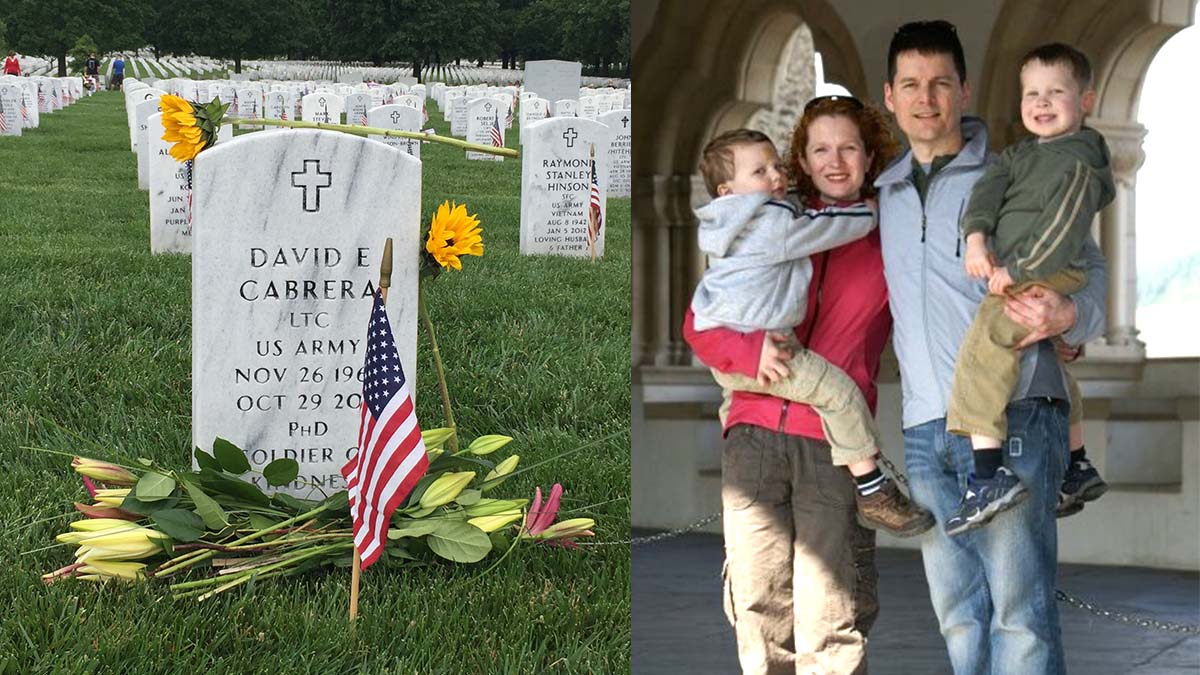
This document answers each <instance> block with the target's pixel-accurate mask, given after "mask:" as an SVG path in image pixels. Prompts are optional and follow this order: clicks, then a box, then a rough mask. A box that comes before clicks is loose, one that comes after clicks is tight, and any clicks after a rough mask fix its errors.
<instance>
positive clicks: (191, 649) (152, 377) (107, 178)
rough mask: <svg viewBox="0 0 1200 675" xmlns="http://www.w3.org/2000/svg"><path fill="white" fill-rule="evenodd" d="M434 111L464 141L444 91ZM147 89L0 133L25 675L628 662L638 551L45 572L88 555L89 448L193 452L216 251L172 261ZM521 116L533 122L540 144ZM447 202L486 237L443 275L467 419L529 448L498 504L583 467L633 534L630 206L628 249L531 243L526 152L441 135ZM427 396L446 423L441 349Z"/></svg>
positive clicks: (166, 459) (437, 293) (169, 457)
mask: <svg viewBox="0 0 1200 675" xmlns="http://www.w3.org/2000/svg"><path fill="white" fill-rule="evenodd" d="M430 114H431V118H430V119H431V124H430V125H431V126H434V127H435V128H437V129H438V132H439V133H443V134H445V133H448V129H447V126H448V125H447V124H446V123H444V122H442V121H441V115H440V113H438V112H437V110H436V107H435V105H434V104H433V103H430ZM127 133H128V132H127V129H126V124H125V111H124V109H123V97H122V96H121V95H120V94H118V93H113V92H104V93H100V94H97V95H96V96H93V97H91V98H84V99H82V100H81V101H80V102H79V103H77V104H75V105H73V106H71V107H70V108H67V109H66V110H63V111H61V112H57V113H54V114H51V115H43V116H42V119H41V127H40V128H39V129H36V130H26V131H25V134H24V136H22V137H21V138H8V137H0V465H2V466H3V467H4V469H5V471H6V473H5V477H4V478H5V489H3V490H0V522H3V531H4V533H5V536H4V537H3V538H2V540H0V555H3V558H4V565H3V566H0V587H2V588H4V589H5V591H6V596H5V597H6V600H7V602H8V604H9V607H8V611H6V612H4V613H3V616H2V617H0V673H51V672H55V673H58V672H62V673H93V672H95V673H99V672H104V673H189V674H190V673H195V672H213V673H234V672H236V673H242V672H245V673H359V672H362V673H380V672H389V673H391V672H394V673H422V674H425V673H534V672H537V673H540V672H551V673H554V672H564V673H567V672H571V673H584V672H587V673H609V672H628V671H629V646H630V633H629V550H628V548H627V547H624V546H597V547H586V548H582V549H580V550H577V551H567V550H560V549H552V548H548V547H542V546H522V547H518V548H517V549H516V550H515V551H514V552H513V554H512V555H510V556H509V557H508V558H507V559H506V560H504V561H503V562H502V563H501V564H500V565H499V566H498V567H496V569H494V570H492V571H491V572H490V573H488V574H487V575H486V576H481V573H482V572H483V571H484V569H486V567H487V566H488V565H490V564H491V562H492V561H494V560H495V559H496V555H495V554H493V555H492V556H491V557H489V558H487V559H485V561H484V562H483V563H481V564H480V565H477V566H453V565H449V564H446V565H440V564H438V565H433V566H430V567H424V568H416V569H401V570H392V569H384V568H383V566H382V565H380V566H376V567H374V568H372V569H369V570H367V572H366V573H364V575H363V583H362V604H361V612H362V614H361V617H360V619H359V621H358V622H357V623H358V625H357V627H356V630H355V631H354V632H351V631H350V630H348V625H347V620H346V609H347V606H348V598H349V573H348V572H346V573H336V574H335V573H315V574H310V575H308V576H304V577H300V578H285V579H278V580H273V581H265V582H263V583H261V584H259V585H257V586H256V587H253V588H251V589H250V590H248V591H246V592H239V591H234V592H230V593H226V594H224V595H221V596H217V597H216V598H215V599H212V600H209V601H206V602H204V603H201V604H197V603H196V602H195V601H187V600H185V601H172V600H170V599H169V597H168V596H167V594H166V592H165V589H164V588H162V587H157V586H149V585H141V586H132V587H123V586H116V585H107V586H102V585H95V584H90V583H87V582H77V581H73V580H68V581H64V582H60V583H57V584H54V585H51V586H45V585H43V584H42V582H41V580H40V579H39V577H40V575H41V574H43V573H45V572H47V571H50V570H53V569H56V568H58V567H61V566H63V565H65V564H68V563H69V562H71V559H70V558H71V551H70V549H68V548H66V547H56V548H50V549H48V550H44V551H39V552H36V553H31V554H23V553H24V552H27V551H31V550H33V549H38V548H41V547H44V546H46V545H48V544H51V543H53V536H54V535H55V534H56V533H58V532H61V531H63V530H64V529H65V527H66V522H67V520H68V519H67V518H57V519H54V517H55V516H59V515H60V514H63V513H64V512H65V511H66V510H67V509H69V508H70V506H71V502H72V501H83V500H84V497H85V496H86V493H85V491H84V489H83V486H82V485H81V483H80V481H79V480H78V478H77V477H76V476H75V475H74V474H72V473H71V472H70V470H69V467H68V466H67V461H68V460H67V459H66V458H64V457H59V456H53V455H48V454H43V453H38V452H33V451H30V450H25V449H22V446H38V447H45V448H52V449H56V450H61V451H66V452H78V453H81V454H88V455H92V456H103V457H109V458H113V459H117V460H122V461H124V462H126V463H128V462H132V461H133V460H134V459H135V458H137V457H150V458H154V459H156V460H157V461H159V462H161V463H163V464H165V465H167V466H169V467H175V468H185V467H187V466H188V465H189V462H190V459H189V457H190V454H189V450H190V438H191V429H190V419H191V398H190V395H191V394H190V389H191V387H190V369H191V276H190V272H191V269H190V267H191V259H190V258H188V257H183V256H152V255H150V252H149V251H150V246H149V226H148V223H149V209H148V199H147V194H146V193H144V192H140V191H138V189H137V177H136V159H135V157H134V155H133V154H132V153H131V152H129V143H128V136H127ZM516 133H517V132H516V131H515V130H510V131H509V132H508V141H509V146H510V147H517V144H516V142H515V141H516ZM422 156H423V160H424V177H425V183H424V189H423V192H422V202H423V203H422V213H423V214H424V218H425V219H428V217H429V214H431V213H432V211H433V209H434V208H435V207H436V205H437V204H438V203H439V202H440V201H441V200H443V199H453V200H456V201H459V202H466V203H467V204H468V206H469V208H470V210H471V211H472V212H478V214H479V218H480V220H481V222H482V226H483V232H484V242H485V246H486V255H485V256H484V257H483V258H468V259H466V260H465V262H464V268H465V269H464V271H463V272H461V273H452V274H446V275H443V277H441V278H439V279H437V280H436V281H435V283H434V284H433V285H432V288H431V289H429V290H430V291H432V293H431V294H430V295H429V298H430V306H431V311H432V314H433V317H434V321H435V322H436V323H437V326H438V329H439V335H438V339H439V343H440V346H441V349H442V352H443V355H444V357H445V359H446V362H447V366H448V369H449V372H448V378H449V382H450V389H451V396H452V398H453V400H454V402H455V416H456V417H457V420H458V423H459V425H460V427H461V429H462V432H463V437H464V438H466V439H471V438H474V437H475V436H476V435H479V434H485V433H504V434H508V435H511V436H513V437H514V438H515V439H516V440H515V441H514V442H513V443H512V444H511V445H510V446H508V448H506V450H507V449H512V451H513V452H515V453H517V454H520V455H521V462H522V465H530V464H532V463H534V462H537V461H539V460H541V459H545V458H548V457H552V456H554V455H555V454H557V453H561V452H563V451H566V450H569V449H572V448H575V447H578V446H580V445H583V444H585V443H589V442H592V441H594V440H596V439H601V438H604V437H606V436H609V435H612V434H615V436H614V437H612V438H610V439H609V440H607V441H605V442H604V443H601V444H599V445H598V446H595V447H592V448H590V449H587V450H584V451H582V452H579V453H576V454H574V455H571V456H570V457H568V458H565V459H562V460H560V461H557V462H554V463H551V464H547V465H545V466H542V467H539V468H537V469H535V470H533V471H529V472H526V473H524V474H521V475H519V476H516V477H514V478H513V479H512V480H510V481H509V482H508V483H506V484H505V485H504V486H503V487H502V488H500V489H499V490H497V496H514V497H516V496H529V497H531V496H532V493H533V488H534V486H535V485H541V486H543V487H548V486H550V485H551V484H553V483H554V482H561V483H562V484H563V485H564V487H565V488H566V497H565V498H564V506H563V508H564V509H565V510H569V509H579V511H578V512H577V513H573V514H569V515H567V516H565V517H572V516H578V515H590V516H593V517H595V518H596V520H597V527H596V530H597V535H598V537H597V539H598V540H604V541H612V540H619V539H622V538H625V537H627V536H628V530H629V527H628V523H629V502H628V495H629V414H630V398H629V353H630V352H629V330H630V315H629V297H630V274H629V269H630V231H629V229H630V216H629V200H628V199H611V200H609V205H608V222H607V224H606V227H607V228H608V232H607V246H606V248H607V256H606V257H605V258H604V259H603V260H601V261H598V262H597V263H595V264H591V263H589V262H588V261H587V260H586V259H567V258H551V257H522V256H520V255H518V253H517V250H518V228H519V221H520V199H519V180H520V160H511V159H510V160H506V161H505V162H503V163H493V162H468V161H466V160H465V159H463V156H462V152H461V151H455V150H452V149H450V148H446V147H442V146H434V145H426V146H425V147H424V148H423V149H422ZM419 349H420V363H419V365H418V371H419V372H420V374H421V376H420V377H419V378H418V381H419V391H418V392H417V401H418V414H419V417H420V418H421V419H422V420H423V423H422V425H423V426H425V427H436V426H441V425H442V424H441V408H440V404H439V397H438V395H437V392H436V378H435V377H434V376H433V367H432V361H431V359H430V357H429V350H428V348H427V343H426V341H425V337H424V335H422V337H421V343H420V347H419Z"/></svg>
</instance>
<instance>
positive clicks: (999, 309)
mask: <svg viewBox="0 0 1200 675" xmlns="http://www.w3.org/2000/svg"><path fill="white" fill-rule="evenodd" d="M1095 101H1096V92H1095V90H1094V89H1093V88H1092V69H1091V65H1090V64H1089V63H1088V60H1087V57H1086V56H1084V55H1083V54H1082V53H1080V52H1079V51H1078V50H1076V49H1074V48H1073V47H1070V46H1068V45H1064V44H1059V43H1054V44H1049V45H1044V46H1041V47H1038V48H1036V49H1034V50H1033V51H1031V52H1029V53H1028V54H1027V55H1026V56H1025V58H1024V59H1023V60H1022V62H1021V121H1022V122H1023V123H1024V125H1025V128H1026V129H1028V130H1029V131H1030V132H1031V133H1032V134H1033V135H1034V137H1033V138H1030V139H1027V140H1025V141H1022V142H1020V143H1017V144H1016V145H1013V146H1011V147H1009V148H1007V149H1005V151H1004V153H1003V154H1002V155H1001V156H1000V161H998V162H996V163H995V164H993V165H992V166H990V167H988V169H987V171H986V172H985V173H984V175H983V177H981V178H980V179H979V182H978V183H976V184H975V188H974V190H973V192H972V194H971V202H970V205H969V206H968V208H967V212H966V215H965V217H964V218H963V221H962V232H963V236H964V237H965V238H966V244H967V250H966V259H965V263H966V268H967V274H968V275H970V276H972V277H976V278H980V279H987V282H988V290H989V292H990V293H991V295H989V296H988V297H987V298H986V299H984V301H983V303H982V304H981V305H980V307H979V311H978V313H977V314H976V315H975V320H974V322H973V323H972V324H971V328H970V330H969V331H968V332H967V335H966V337H965V338H964V340H963V344H962V348H961V349H960V350H959V355H958V362H957V364H956V366H955V371H954V389H953V391H952V393H951V396H950V404H949V411H948V413H947V418H946V428H947V430H948V431H950V432H951V433H955V434H959V435H962V436H970V437H971V446H972V448H973V450H974V453H973V454H974V459H975V472H974V474H973V475H972V476H971V478H970V480H969V481H968V486H967V492H966V494H965V495H964V497H963V500H962V503H961V504H960V506H959V509H958V512H957V513H955V514H954V515H953V516H952V517H951V518H949V519H948V520H947V521H946V523H945V527H946V533H947V534H950V535H955V534H959V533H962V532H966V531H968V530H971V529H974V528H976V527H980V526H982V525H985V524H987V523H988V522H989V521H990V520H991V519H992V518H993V517H994V516H995V515H996V514H997V513H1000V512H1001V511H1004V510H1006V509H1008V508H1010V507H1012V506H1014V505H1016V504H1018V503H1020V502H1021V501H1022V500H1023V499H1024V498H1025V496H1026V495H1027V493H1026V491H1025V487H1024V486H1023V485H1022V484H1021V481H1020V480H1018V479H1017V477H1016V475H1015V474H1014V473H1012V472H1011V471H1010V470H1009V469H1008V468H1006V467H1004V466H1003V451H1002V450H1001V448H1002V446H1003V444H1004V443H1003V442H1004V439H1005V438H1006V437H1007V433H1008V429H1007V421H1006V419H1005V416H1004V408H1005V406H1006V405H1007V404H1008V400H1009V398H1010V397H1011V396H1012V392H1013V390H1014V389H1015V388H1016V386H1017V378H1018V365H1019V361H1020V355H1021V354H1020V352H1019V351H1017V350H1015V349H1013V347H1014V345H1016V344H1017V343H1018V342H1020V341H1021V339H1022V338H1024V337H1025V335H1027V334H1028V330H1027V329H1025V328H1023V327H1021V326H1020V325H1019V324H1017V323H1016V322H1014V321H1012V320H1011V319H1009V318H1008V317H1007V316H1006V315H1005V313H1004V296H1005V294H1006V293H1019V292H1021V291H1023V290H1025V289H1027V288H1028V287H1030V286H1034V285H1037V286H1045V287H1047V288H1051V289H1053V290H1055V291H1057V292H1059V293H1062V294H1070V293H1074V292H1075V291H1077V290H1079V289H1080V288H1082V287H1083V285H1084V284H1085V283H1086V281H1087V275H1086V273H1085V271H1084V267H1083V265H1082V263H1081V262H1080V260H1079V258H1080V250H1081V248H1082V246H1083V243H1084V241H1085V240H1086V239H1087V237H1088V236H1089V232H1090V229H1091V223H1092V219H1093V218H1094V217H1095V215H1096V213H1097V212H1098V211H1099V210H1100V209H1102V208H1104V207H1105V206H1107V205H1108V203H1109V202H1111V201H1112V199H1113V195H1114V193H1115V190H1114V187H1113V178H1112V170H1111V168H1110V166H1109V163H1110V160H1109V153H1108V146H1107V145H1106V144H1105V142H1104V138H1103V137H1102V136H1101V135H1100V134H1099V133H1098V132H1096V131H1095V130H1094V129H1091V128H1089V127H1085V126H1083V117H1084V115H1085V114H1087V113H1089V112H1091V109H1092V106H1093V105H1094V104H1095ZM988 237H991V238H992V246H993V250H991V251H989V249H988V241H987V240H988ZM1067 379H1068V386H1069V389H1070V392H1071V415H1070V423H1071V426H1070V443H1071V445H1070V447H1071V463H1070V466H1068V468H1067V472H1066V476H1065V477H1064V483H1063V488H1062V490H1061V495H1060V507H1059V508H1060V514H1064V515H1069V513H1064V512H1066V511H1069V512H1074V511H1070V508H1071V507H1075V506H1080V507H1081V504H1082V502H1083V501H1090V500H1092V499H1096V498H1098V497H1099V496H1100V495H1102V494H1104V491H1105V490H1107V489H1108V486H1107V485H1106V484H1105V483H1104V481H1103V480H1102V479H1101V478H1100V475H1099V474H1098V473H1097V472H1096V470H1095V469H1094V468H1092V466H1091V464H1090V463H1089V462H1088V461H1087V459H1086V456H1085V450H1084V448H1083V426H1082V419H1083V412H1082V399H1081V397H1080V393H1079V386H1078V384H1076V382H1075V381H1074V379H1073V378H1071V377H1070V376H1069V375H1068V376H1067ZM1019 442H1020V439H1019V438H1014V439H1012V440H1011V441H1010V445H1015V444H1018V443H1019ZM1012 451H1013V452H1018V450H1017V449H1016V447H1013V448H1012ZM1067 502H1069V503H1067ZM1076 510H1077V509H1076Z"/></svg>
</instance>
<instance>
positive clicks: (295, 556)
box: [170, 542, 353, 591]
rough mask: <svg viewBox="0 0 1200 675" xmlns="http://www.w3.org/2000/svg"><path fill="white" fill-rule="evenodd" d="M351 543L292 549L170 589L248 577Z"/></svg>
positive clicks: (215, 583) (207, 584) (180, 589)
mask: <svg viewBox="0 0 1200 675" xmlns="http://www.w3.org/2000/svg"><path fill="white" fill-rule="evenodd" d="M352 545H353V542H338V543H336V544H324V545H321V546H315V547H311V548H308V549H305V550H303V551H293V552H291V553H288V554H284V555H283V556H282V558H283V559H282V560H277V561H276V562H271V563H264V564H260V565H257V566H255V567H254V568H252V569H246V570H244V571H242V572H238V573H236V574H233V575H228V574H227V575H225V576H217V577H207V578H205V579H198V580H196V581H183V582H180V583H177V584H171V585H170V589H171V590H172V591H183V590H189V589H194V588H204V587H206V586H215V585H218V584H225V583H228V582H229V581H230V580H231V579H238V578H241V577H243V576H247V577H249V576H252V575H254V574H258V573H261V572H269V571H271V570H275V569H279V568H281V567H287V566H288V565H290V564H292V563H296V562H300V561H302V560H307V559H309V558H312V557H313V556H317V555H321V554H323V553H328V552H331V551H336V550H338V549H344V548H348V547H349V546H352Z"/></svg>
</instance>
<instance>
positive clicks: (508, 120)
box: [504, 103, 515, 128]
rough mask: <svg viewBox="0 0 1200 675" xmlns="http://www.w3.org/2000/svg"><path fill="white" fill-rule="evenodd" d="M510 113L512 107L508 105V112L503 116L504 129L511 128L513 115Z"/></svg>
mask: <svg viewBox="0 0 1200 675" xmlns="http://www.w3.org/2000/svg"><path fill="white" fill-rule="evenodd" d="M513 105H515V103H514V104H513ZM512 111H513V106H512V105H509V106H508V112H507V113H506V114H505V115H504V126H505V127H506V128H507V127H511V126H512V123H513V113H512Z"/></svg>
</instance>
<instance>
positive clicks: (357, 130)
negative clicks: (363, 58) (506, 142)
mask: <svg viewBox="0 0 1200 675" xmlns="http://www.w3.org/2000/svg"><path fill="white" fill-rule="evenodd" d="M221 123H222V124H232V125H234V126H235V127H236V126H260V125H262V126H268V127H288V128H291V129H327V130H329V131H344V132H346V133H348V134H355V135H358V136H398V137H400V138H416V139H418V140H422V141H430V142H433V143H441V144H443V145H449V146H453V147H456V148H462V149H463V150H470V151H472V152H485V153H487V154H489V155H500V156H501V157H519V156H520V154H519V153H518V152H517V151H516V150H515V149H514V148H497V147H494V146H491V145H480V144H478V143H468V142H467V141H463V140H460V139H457V138H447V137H445V136H437V135H434V134H423V133H420V132H416V131H399V130H397V129H380V128H379V127H361V126H355V125H351V124H333V123H331V122H305V121H303V120H263V119H246V118H243V117H232V118H229V119H227V120H222V121H221Z"/></svg>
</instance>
